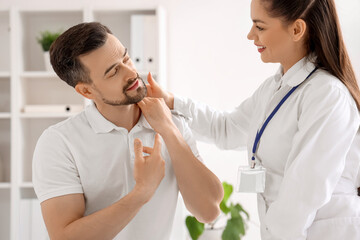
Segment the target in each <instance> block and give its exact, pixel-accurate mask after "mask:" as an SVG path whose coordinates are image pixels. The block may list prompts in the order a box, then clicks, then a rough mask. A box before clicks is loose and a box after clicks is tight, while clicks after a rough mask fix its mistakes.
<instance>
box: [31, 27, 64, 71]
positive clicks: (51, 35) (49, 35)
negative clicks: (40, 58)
mask: <svg viewBox="0 0 360 240" xmlns="http://www.w3.org/2000/svg"><path fill="white" fill-rule="evenodd" d="M60 34H61V31H57V32H51V31H43V32H40V36H39V37H37V41H38V43H39V44H40V45H41V47H42V50H43V51H44V61H45V69H46V70H47V71H52V67H51V64H50V56H49V49H50V46H51V44H52V43H53V42H54V41H55V40H56V39H57V38H58V37H59V36H60Z"/></svg>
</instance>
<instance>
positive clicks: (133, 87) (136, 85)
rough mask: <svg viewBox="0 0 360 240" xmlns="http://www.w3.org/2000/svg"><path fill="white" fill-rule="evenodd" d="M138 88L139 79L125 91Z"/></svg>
mask: <svg viewBox="0 0 360 240" xmlns="http://www.w3.org/2000/svg"><path fill="white" fill-rule="evenodd" d="M138 86H139V79H136V81H135V82H134V83H133V84H132V85H131V86H130V87H128V89H126V91H132V90H134V89H136V88H137V87H138Z"/></svg>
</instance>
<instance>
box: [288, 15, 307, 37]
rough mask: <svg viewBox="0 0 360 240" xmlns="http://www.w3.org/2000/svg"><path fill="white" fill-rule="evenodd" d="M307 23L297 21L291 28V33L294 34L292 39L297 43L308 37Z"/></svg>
mask: <svg viewBox="0 0 360 240" xmlns="http://www.w3.org/2000/svg"><path fill="white" fill-rule="evenodd" d="M306 29H307V26H306V22H305V21H304V20H302V19H297V20H296V21H295V22H294V23H293V24H291V26H290V31H291V34H292V38H293V40H294V41H295V42H298V41H300V40H303V39H304V37H305V35H306Z"/></svg>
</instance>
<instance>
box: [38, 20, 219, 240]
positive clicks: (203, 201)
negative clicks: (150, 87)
mask: <svg viewBox="0 0 360 240" xmlns="http://www.w3.org/2000/svg"><path fill="white" fill-rule="evenodd" d="M50 56H51V64H52V66H53V68H54V70H55V72H56V73H57V75H58V76H59V77H60V78H61V79H62V80H64V81H65V82H66V83H68V84H69V85H71V86H72V87H74V88H75V90H76V91H77V92H78V93H79V94H81V95H83V96H84V97H86V98H88V99H91V100H92V101H93V104H91V105H90V106H88V107H87V108H86V109H85V110H84V111H83V112H81V113H79V114H78V115H76V116H74V117H72V118H69V119H67V120H65V121H63V122H61V123H58V124H56V125H54V126H51V127H50V128H48V129H47V130H45V131H44V133H43V134H42V136H41V137H40V139H39V141H38V143H37V146H36V149H35V153H34V160H33V183H34V188H35V191H36V194H37V196H38V198H39V200H40V201H41V209H42V213H43V217H44V221H45V224H46V227H47V229H48V232H49V235H50V237H51V239H124V240H131V239H134V240H142V239H144V240H145V239H147V240H148V239H151V240H157V239H159V240H165V239H169V237H170V232H171V226H172V221H173V217H174V213H175V208H176V202H177V194H178V190H180V192H181V194H182V196H183V199H184V202H185V205H186V207H187V208H188V209H189V211H190V212H191V213H192V214H193V215H194V216H195V217H196V218H197V219H199V220H200V221H202V222H210V221H212V220H214V219H215V218H216V217H217V215H218V214H219V207H218V206H219V203H220V201H221V199H222V196H223V191H222V187H221V183H220V181H219V180H218V178H217V177H216V176H215V175H214V174H213V173H212V172H211V171H209V170H208V169H207V168H206V167H205V166H204V165H203V164H202V163H201V162H200V161H199V159H198V157H199V155H198V152H197V150H196V146H195V142H194V140H193V138H192V135H191V132H190V131H189V129H188V126H187V125H186V124H185V121H184V120H183V119H182V118H181V117H178V116H172V115H171V113H170V111H169V110H168V108H167V107H166V104H165V103H164V101H163V100H160V99H153V98H145V99H144V97H145V96H146V92H147V90H146V86H145V84H144V82H143V81H142V79H141V78H140V77H139V75H138V74H137V72H136V70H135V68H134V65H133V63H132V61H131V59H130V57H129V54H128V52H127V49H126V48H125V47H124V46H123V45H122V44H121V43H120V42H119V40H118V39H117V38H116V37H114V36H113V35H112V34H111V32H110V30H109V29H108V28H106V27H105V26H103V25H101V24H100V23H94V22H93V23H82V24H79V25H76V26H74V27H72V28H70V29H68V30H67V31H66V32H64V33H63V34H62V35H61V36H60V37H59V38H58V39H57V40H56V41H55V42H54V43H53V45H52V46H51V49H50ZM148 77H149V78H151V76H150V75H149V76H148ZM140 101H141V102H140ZM137 103H138V104H139V105H137ZM139 106H141V108H142V109H140V108H139ZM154 108H155V109H156V110H157V112H158V113H159V114H157V115H155V116H154V115H151V114H148V112H149V111H148V109H154ZM141 110H143V111H141ZM142 112H143V114H142ZM157 133H158V134H157ZM160 136H161V137H160ZM143 144H144V146H143ZM188 144H189V145H190V147H189V146H188ZM165 145H166V147H165ZM150 146H153V147H150ZM143 152H144V153H146V156H143Z"/></svg>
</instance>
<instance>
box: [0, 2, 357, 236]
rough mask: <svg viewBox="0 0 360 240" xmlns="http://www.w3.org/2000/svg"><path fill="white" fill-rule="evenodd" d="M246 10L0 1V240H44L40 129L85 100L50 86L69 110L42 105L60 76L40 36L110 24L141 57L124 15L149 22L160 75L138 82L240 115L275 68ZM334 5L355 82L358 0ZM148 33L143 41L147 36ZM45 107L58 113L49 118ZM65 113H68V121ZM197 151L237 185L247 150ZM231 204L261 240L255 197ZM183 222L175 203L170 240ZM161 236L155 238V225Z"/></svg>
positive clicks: (236, 197)
mask: <svg viewBox="0 0 360 240" xmlns="http://www.w3.org/2000/svg"><path fill="white" fill-rule="evenodd" d="M250 2H251V1H250V0H241V1H237V0H223V1H216V0H131V1H130V0H128V1H125V0H101V1H95V0H76V1H74V0H61V1H59V0H53V1H45V0H31V1H29V0H0V51H1V52H0V100H1V103H0V176H1V179H0V182H1V183H0V240H3V239H4V240H7V239H12V240H13V239H47V238H46V234H44V232H45V230H44V226H43V225H42V222H41V217H40V212H39V207H38V203H37V202H36V200H35V198H36V197H35V195H34V192H33V189H32V184H31V156H32V150H33V147H34V146H35V143H36V140H37V137H38V135H39V134H40V133H41V132H42V130H43V129H45V128H46V127H47V126H48V125H51V124H54V123H55V122H58V121H61V120H63V119H64V118H66V117H68V116H70V115H71V114H73V113H76V110H77V107H78V106H79V105H81V104H82V101H83V100H82V99H79V98H78V97H77V96H72V95H71V94H72V93H70V92H71V91H72V89H70V87H67V86H63V85H61V86H58V85H57V83H53V85H52V83H49V86H50V87H51V86H53V87H54V88H56V89H57V88H58V87H59V89H63V92H64V93H65V94H68V93H69V97H67V99H70V100H69V101H70V102H64V101H63V100H62V98H63V96H64V95H62V97H59V98H51V99H52V100H51V102H46V101H44V100H43V99H49V98H48V97H49V96H47V95H46V93H44V91H43V90H44V89H42V88H46V87H47V85H44V83H43V79H44V78H46V79H56V76H55V75H54V74H53V73H49V72H48V71H46V70H45V69H43V65H44V60H43V59H42V56H41V47H40V45H39V44H38V43H37V40H36V37H37V36H38V35H39V31H40V30H42V31H43V30H46V27H47V26H49V27H50V28H52V27H54V26H56V27H58V26H62V27H64V28H65V29H63V30H66V27H69V26H71V25H74V24H76V23H77V22H81V21H85V20H89V19H93V20H98V21H100V22H102V21H103V23H104V24H105V25H107V23H109V25H110V26H109V27H110V29H112V30H113V29H114V30H115V31H114V32H116V35H117V37H118V38H119V39H120V41H122V42H123V43H124V42H125V43H128V44H127V45H131V46H135V45H136V46H140V45H141V46H142V45H144V46H145V47H144V49H145V48H149V47H146V44H147V43H146V41H145V43H144V41H141V40H140V43H139V42H138V41H139V39H141V37H139V36H138V37H137V38H135V39H133V38H132V37H131V34H132V33H131V31H132V28H133V27H132V26H133V25H131V24H132V23H133V22H132V21H133V20H131V16H130V15H132V14H133V15H155V16H156V17H157V19H156V23H155V25H156V27H155V29H156V31H157V32H156V40H155V42H153V44H155V45H156V47H157V50H156V52H151V51H150V52H151V53H149V54H154V56H152V57H153V58H154V59H153V61H152V63H154V64H155V65H156V66H155V67H149V68H146V67H144V69H143V74H146V71H148V70H151V71H153V72H155V74H154V75H155V77H158V78H159V79H158V80H159V82H160V83H161V84H162V86H163V87H164V88H166V89H167V90H169V91H171V92H173V93H175V94H178V95H181V96H186V97H190V98H193V99H196V100H198V101H202V102H204V103H207V104H208V105H210V106H212V107H214V108H216V109H221V110H224V111H225V110H231V109H232V108H234V107H236V106H238V105H239V104H240V103H241V102H242V101H243V100H245V99H246V98H247V97H249V96H250V95H251V94H252V93H253V92H254V90H255V89H256V88H257V87H258V86H259V85H260V84H261V83H262V82H263V81H264V80H265V79H266V78H267V77H269V76H271V75H272V74H274V73H275V72H276V70H277V69H278V65H277V64H264V63H262V62H261V59H260V56H259V53H258V51H257V48H256V47H255V46H254V44H253V42H251V41H249V40H248V39H247V37H246V36H247V33H248V31H249V30H250V28H251V25H252V21H251V19H250ZM336 3H337V8H338V14H339V18H340V22H341V26H342V30H343V35H344V39H345V43H346V45H347V49H348V52H349V54H350V57H351V60H352V64H353V67H354V69H355V71H356V74H357V77H358V79H359V78H360V44H359V42H360V31H359V29H360V27H359V26H360V16H359V12H360V0H346V1H344V0H341V1H340V0H336ZM125 10H126V11H128V14H125V15H126V16H125V15H124V16H125V17H119V14H117V12H116V11H118V12H122V11H125ZM54 16H55V18H53V17H54ZM46 19H49V21H47V20H46ZM123 20H124V21H126V22H127V23H128V25H129V24H130V25H129V26H127V27H126V28H128V29H127V30H126V31H122V29H123V28H122V26H123V24H124V22H122V21H123ZM140 21H142V20H140ZM150 21H151V20H150ZM135 24H136V20H134V26H135ZM140 28H141V26H140ZM51 30H58V29H51ZM144 32H145V33H144V34H145V36H152V35H151V34H152V33H146V31H144ZM146 34H148V35H146ZM136 39H137V40H136ZM144 39H147V38H146V37H145V38H144ZM149 41H152V40H149ZM140 48H141V47H140ZM140 48H139V49H140ZM130 50H131V47H130ZM132 51H134V52H131V56H132V58H133V59H134V55H135V54H140V55H141V54H145V53H144V52H146V50H143V51H140V52H139V53H138V52H136V51H135V50H134V49H133V50H132ZM40 56H41V57H40ZM149 62H150V61H149ZM139 64H140V63H139ZM145 65H146V64H145ZM139 66H140V65H139ZM39 79H40V80H39ZM39 81H41V82H39ZM41 92H42V94H43V95H41ZM48 94H50V95H53V94H52V93H48ZM38 96H40V97H41V99H38ZM49 105H52V108H51V109H54V107H55V106H56V107H59V108H60V110H59V111H57V110H56V111H54V110H49V108H48V107H49ZM39 106H40V109H39V108H37V107H39ZM63 106H67V107H68V108H71V109H73V110H70V111H69V110H65V112H64V110H63ZM61 111H63V112H62V113H60V112H61ZM198 148H199V151H200V153H201V155H202V158H203V159H204V161H205V164H206V165H207V166H208V167H209V168H210V169H211V170H212V171H213V172H214V173H215V174H216V175H217V176H218V177H219V178H220V180H221V181H226V182H228V183H230V184H234V186H235V182H236V174H237V168H238V166H239V165H245V164H246V163H247V159H246V158H247V157H246V156H247V154H246V152H245V150H243V151H222V150H219V149H217V148H216V147H215V146H212V145H208V144H205V143H200V142H199V143H198ZM231 200H232V201H233V202H234V203H241V204H242V205H243V207H244V209H246V210H247V211H248V212H249V214H250V221H249V222H248V223H247V225H248V231H247V233H246V235H245V237H244V238H243V239H245V240H258V239H260V233H259V220H258V216H257V206H256V195H254V194H244V193H233V194H232V197H231ZM186 215H188V213H187V211H186V209H185V208H184V206H183V205H182V203H181V201H180V202H179V205H178V210H177V215H176V218H175V221H174V229H173V234H172V239H173V240H184V239H187V238H188V236H187V230H186V227H185V224H184V221H185V217H186ZM158 230H159V231H161V226H159V229H158Z"/></svg>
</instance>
